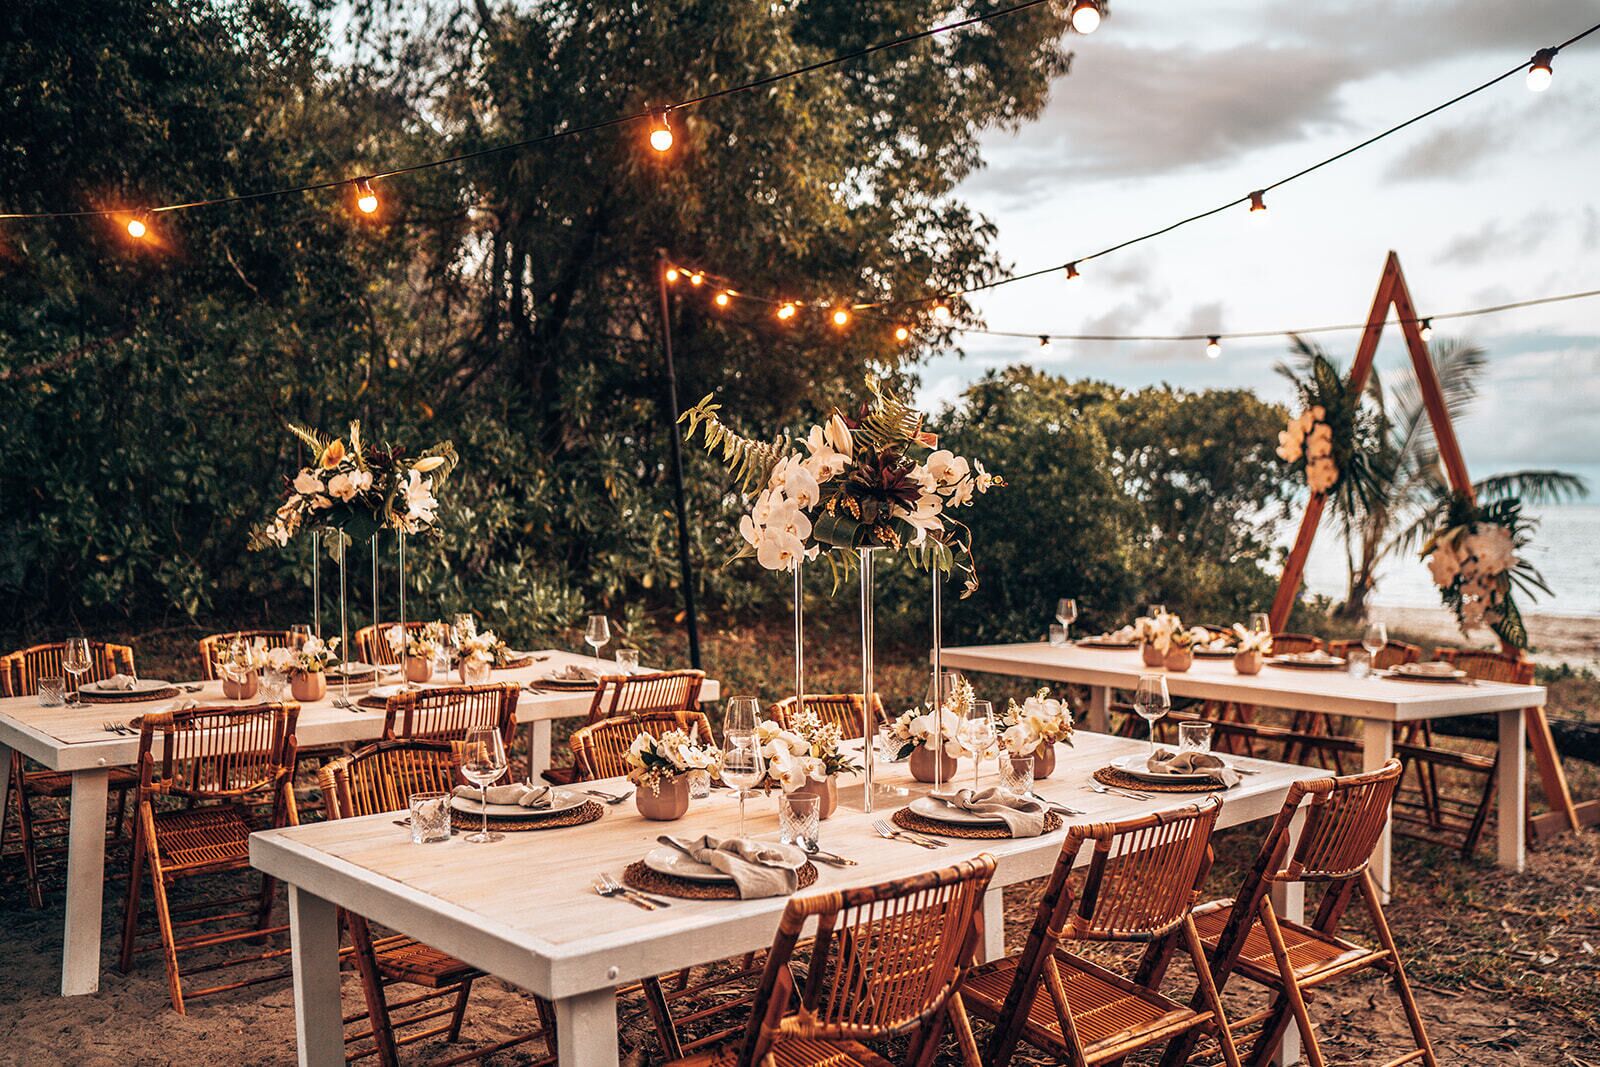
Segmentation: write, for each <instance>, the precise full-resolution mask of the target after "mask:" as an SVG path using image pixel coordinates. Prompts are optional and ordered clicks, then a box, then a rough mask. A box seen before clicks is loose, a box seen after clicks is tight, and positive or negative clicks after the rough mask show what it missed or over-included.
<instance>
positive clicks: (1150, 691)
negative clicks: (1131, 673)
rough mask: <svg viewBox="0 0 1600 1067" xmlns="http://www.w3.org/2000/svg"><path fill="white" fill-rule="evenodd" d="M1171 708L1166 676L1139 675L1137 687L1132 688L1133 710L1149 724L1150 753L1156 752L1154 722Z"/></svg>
mask: <svg viewBox="0 0 1600 1067" xmlns="http://www.w3.org/2000/svg"><path fill="white" fill-rule="evenodd" d="M1171 709H1172V697H1171V696H1169V695H1168V694H1167V678H1166V675H1163V674H1141V675H1139V688H1138V689H1136V690H1134V694H1133V710H1134V711H1137V712H1138V713H1139V718H1141V719H1143V720H1144V721H1145V722H1147V723H1149V724H1150V755H1151V756H1154V755H1155V754H1156V722H1157V720H1159V719H1160V718H1161V717H1162V716H1163V715H1165V714H1166V713H1167V712H1168V711H1170V710H1171Z"/></svg>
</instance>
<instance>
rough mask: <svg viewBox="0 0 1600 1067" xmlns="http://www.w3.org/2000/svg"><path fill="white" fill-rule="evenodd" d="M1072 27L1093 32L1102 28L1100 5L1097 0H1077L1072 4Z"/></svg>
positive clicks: (1080, 31) (1080, 30) (1081, 31)
mask: <svg viewBox="0 0 1600 1067" xmlns="http://www.w3.org/2000/svg"><path fill="white" fill-rule="evenodd" d="M1072 28H1073V29H1075V30H1077V31H1078V32H1079V33H1093V32H1094V31H1095V30H1098V29H1099V28H1100V5H1099V4H1098V3H1097V2H1096V0H1077V2H1076V3H1074V4H1073V5H1072Z"/></svg>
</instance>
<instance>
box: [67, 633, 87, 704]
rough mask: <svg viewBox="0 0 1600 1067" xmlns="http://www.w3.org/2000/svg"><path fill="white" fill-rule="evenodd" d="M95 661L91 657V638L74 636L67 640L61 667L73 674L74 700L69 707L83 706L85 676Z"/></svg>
mask: <svg viewBox="0 0 1600 1067" xmlns="http://www.w3.org/2000/svg"><path fill="white" fill-rule="evenodd" d="M93 666H94V661H93V660H91V659H90V658H89V640H88V638H85V637H74V638H71V639H70V640H68V641H67V647H66V648H65V649H64V650H63V651H62V653H61V669H62V670H64V671H66V672H67V673H68V674H70V675H72V701H71V703H70V705H69V707H74V708H81V707H83V706H84V703H83V676H84V675H85V674H87V673H89V669H90V668H91V667H93Z"/></svg>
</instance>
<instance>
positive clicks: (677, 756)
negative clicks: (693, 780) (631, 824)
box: [627, 730, 722, 821]
mask: <svg viewBox="0 0 1600 1067" xmlns="http://www.w3.org/2000/svg"><path fill="white" fill-rule="evenodd" d="M627 764H628V781H630V782H632V783H633V784H634V785H635V786H637V787H638V788H637V789H636V791H635V793H634V797H635V803H636V804H637V805H638V807H639V814H641V815H643V816H644V817H645V818H647V819H657V820H661V821H667V820H671V819H679V818H682V817H683V814H684V812H686V811H688V810H689V775H688V772H689V771H706V772H708V773H710V774H712V775H717V774H720V772H721V770H722V754H721V753H720V752H718V751H717V749H716V747H715V746H713V745H702V744H700V743H698V742H697V741H696V740H695V739H694V738H692V737H690V736H689V734H687V733H685V732H684V731H682V730H668V731H667V732H666V733H664V734H662V735H661V736H660V737H655V736H653V735H651V734H648V733H644V732H640V734H639V736H638V737H635V738H634V739H633V744H631V745H629V746H628V754H627ZM647 787H648V789H649V794H648V795H646V792H645V791H646V788H647Z"/></svg>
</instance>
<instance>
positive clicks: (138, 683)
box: [83, 678, 172, 700]
mask: <svg viewBox="0 0 1600 1067" xmlns="http://www.w3.org/2000/svg"><path fill="white" fill-rule="evenodd" d="M171 688H172V683H171V682H163V681H161V680H160V679H159V678H139V679H136V680H135V681H134V683H133V686H132V687H131V688H128V689H112V688H110V687H109V686H107V685H106V683H104V682H85V683H83V691H84V692H85V693H94V694H95V695H96V696H108V697H125V698H127V699H129V700H132V699H133V698H134V696H135V695H136V694H138V693H158V692H160V691H161V690H163V689H171Z"/></svg>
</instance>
